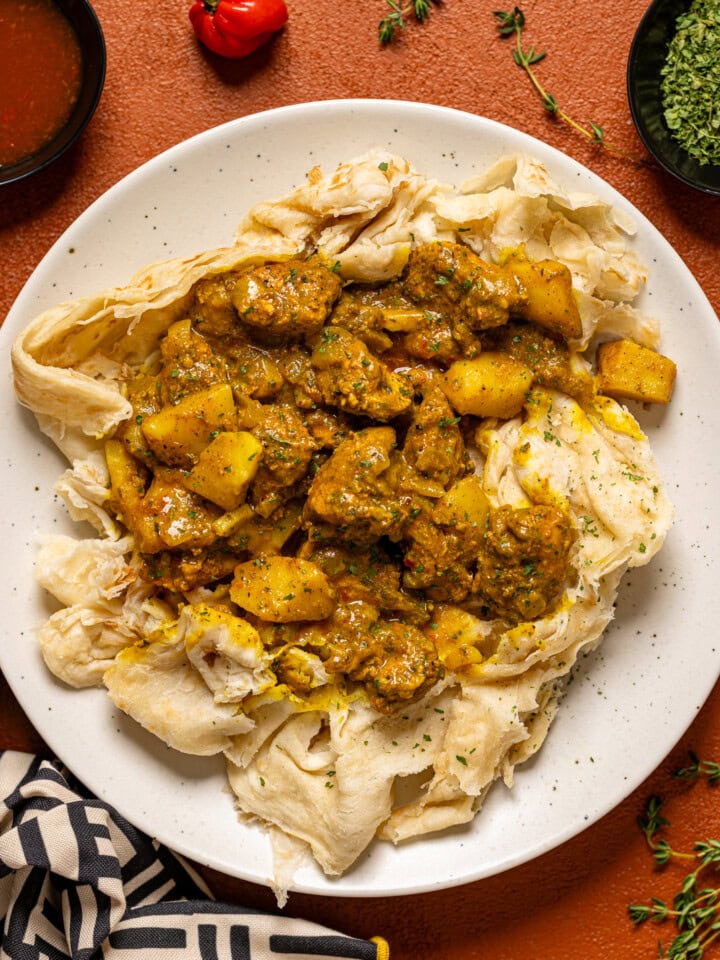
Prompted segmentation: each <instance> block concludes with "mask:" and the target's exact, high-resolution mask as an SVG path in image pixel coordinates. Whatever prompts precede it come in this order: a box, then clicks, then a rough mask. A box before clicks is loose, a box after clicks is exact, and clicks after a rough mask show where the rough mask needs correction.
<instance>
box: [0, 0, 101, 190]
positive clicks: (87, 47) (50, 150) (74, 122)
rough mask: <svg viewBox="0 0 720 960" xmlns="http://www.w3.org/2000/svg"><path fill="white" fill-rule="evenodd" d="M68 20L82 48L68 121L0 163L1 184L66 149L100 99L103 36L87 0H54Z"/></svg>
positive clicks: (33, 170)
mask: <svg viewBox="0 0 720 960" xmlns="http://www.w3.org/2000/svg"><path fill="white" fill-rule="evenodd" d="M54 2H55V4H56V5H57V7H58V8H59V9H60V10H61V11H62V12H63V13H64V14H65V17H66V18H67V19H68V20H69V21H70V24H71V26H72V27H73V29H74V31H75V33H76V35H77V38H78V41H79V43H80V50H81V51H82V82H81V85H80V94H79V96H78V99H77V101H76V103H75V106H74V108H73V111H72V113H71V115H70V117H69V118H68V120H67V122H66V123H65V125H64V126H63V127H61V128H60V130H59V131H58V132H57V133H56V134H55V136H54V137H53V138H52V140H50V141H49V142H48V143H46V144H45V146H44V147H41V148H40V150H38V151H37V152H36V153H33V154H31V155H29V156H27V157H23V158H22V159H21V160H17V161H15V162H14V163H8V164H5V165H2V166H0V185H2V184H7V183H14V182H15V181H16V180H22V178H23V177H29V176H30V174H32V173H37V171H38V170H42V169H43V168H44V167H47V166H48V164H50V163H52V162H53V161H54V160H57V158H58V157H59V156H60V155H61V154H63V153H65V151H66V150H67V149H68V147H70V146H71V144H73V143H74V142H75V141H76V140H77V138H78V137H79V136H80V134H81V133H82V131H83V130H84V129H85V126H86V125H87V123H88V121H89V120H90V117H92V115H93V113H94V112H95V108H96V107H97V105H98V101H99V100H100V94H101V93H102V88H103V84H104V82H105V63H106V54H105V39H104V37H103V33H102V29H101V27H100V24H99V22H98V18H97V16H96V15H95V11H94V10H93V8H92V7H91V6H90V3H89V2H88V0H54Z"/></svg>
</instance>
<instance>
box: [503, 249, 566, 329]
mask: <svg viewBox="0 0 720 960" xmlns="http://www.w3.org/2000/svg"><path fill="white" fill-rule="evenodd" d="M507 267H508V268H509V270H510V271H511V273H512V274H513V276H515V277H516V278H517V279H518V280H519V281H520V283H521V285H522V288H523V290H524V293H525V302H524V303H523V304H522V305H521V306H520V307H519V308H518V310H517V312H518V313H519V314H520V315H521V316H523V317H524V318H525V319H526V320H529V321H530V322H531V323H535V324H537V326H539V327H544V328H545V329H546V330H549V331H550V333H553V334H555V335H556V336H560V337H563V338H564V339H565V340H572V339H577V338H579V337H581V336H582V321H581V319H580V313H579V311H578V306H577V303H576V302H575V297H574V295H573V290H572V274H571V273H570V271H569V270H568V268H567V267H566V266H565V265H564V264H562V263H557V262H556V261H555V260H534V261H533V260H525V259H523V258H522V257H520V256H512V257H510V258H509V259H508V261H507Z"/></svg>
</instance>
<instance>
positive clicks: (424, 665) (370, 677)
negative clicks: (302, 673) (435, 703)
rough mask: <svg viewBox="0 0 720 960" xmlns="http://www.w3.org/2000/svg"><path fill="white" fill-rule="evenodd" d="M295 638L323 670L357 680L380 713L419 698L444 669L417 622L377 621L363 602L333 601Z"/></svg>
mask: <svg viewBox="0 0 720 960" xmlns="http://www.w3.org/2000/svg"><path fill="white" fill-rule="evenodd" d="M301 641H302V642H303V644H304V645H305V646H306V648H307V649H309V650H312V651H314V652H316V653H317V654H318V656H319V657H320V659H321V660H322V661H323V665H324V667H325V669H326V670H327V672H328V673H329V674H340V675H342V676H345V677H347V678H348V679H349V680H353V681H355V682H356V683H360V684H362V685H363V687H364V688H365V692H366V694H367V697H368V700H369V701H370V703H371V705H372V706H373V707H374V708H375V709H376V710H378V711H379V712H380V713H384V714H393V713H396V712H397V711H398V710H399V709H400V708H401V707H402V706H403V705H406V704H408V703H412V702H414V701H416V700H419V699H420V698H421V697H423V696H424V695H425V693H427V691H428V690H429V689H430V688H431V687H432V686H433V684H435V683H436V681H438V680H440V679H441V678H442V676H443V674H444V668H443V666H442V664H441V662H440V659H439V657H438V654H437V650H436V649H435V646H434V644H433V642H432V641H431V640H430V639H428V638H427V637H426V636H425V635H424V634H423V633H421V631H420V630H418V629H417V627H414V626H411V625H410V624H406V623H402V622H401V621H399V620H393V621H387V620H382V619H381V618H380V617H379V614H378V611H377V609H376V608H375V607H373V606H372V605H370V604H367V603H362V602H356V603H349V604H344V605H343V604H341V605H339V606H338V607H337V608H336V610H335V612H334V614H333V616H332V617H331V618H330V619H329V620H327V621H325V622H324V623H323V624H321V625H319V629H318V628H313V627H311V628H309V629H308V630H307V631H306V632H305V633H304V634H302V635H301Z"/></svg>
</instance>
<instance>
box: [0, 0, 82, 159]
mask: <svg viewBox="0 0 720 960" xmlns="http://www.w3.org/2000/svg"><path fill="white" fill-rule="evenodd" d="M81 79H82V55H81V52H80V44H79V43H78V39H77V36H76V35H75V32H74V30H73V28H72V27H71V25H70V23H69V22H68V20H67V19H66V18H65V17H64V16H63V14H62V13H61V12H60V10H59V9H58V8H57V7H56V6H55V5H54V4H53V3H52V2H51V0H20V2H18V0H0V164H9V163H15V162H16V161H18V160H21V159H22V158H23V157H26V156H29V155H31V154H33V153H36V152H37V151H38V150H40V148H41V147H43V146H44V145H45V144H46V143H48V142H49V141H50V140H51V139H52V138H53V136H54V135H55V134H56V133H57V132H58V130H60V129H61V127H62V126H63V124H64V123H65V121H66V120H67V119H68V117H69V116H70V114H71V112H72V108H73V106H74V105H75V102H76V100H77V98H78V94H79V91H80V82H81Z"/></svg>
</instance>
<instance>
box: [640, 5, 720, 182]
mask: <svg viewBox="0 0 720 960" xmlns="http://www.w3.org/2000/svg"><path fill="white" fill-rule="evenodd" d="M689 6H690V0H653V2H652V3H651V4H650V6H649V7H648V9H647V10H646V11H645V14H644V16H643V18H642V20H641V21H640V25H639V26H638V29H637V32H636V34H635V38H634V39H633V42H632V45H631V47H630V56H629V58H628V69H627V89H628V100H629V102H630V112H631V113H632V118H633V120H634V122H635V126H636V128H637V132H638V134H639V135H640V139H641V140H642V141H643V143H644V144H645V146H646V147H647V149H648V150H649V152H650V153H651V154H652V155H653V157H655V159H656V160H657V162H658V163H659V164H660V166H661V167H663V168H664V169H665V170H667V171H668V173H671V174H672V175H673V176H674V177H677V179H678V180H681V181H682V182H683V183H686V184H688V185H689V186H691V187H694V188H695V189H696V190H702V191H703V192H704V193H712V194H720V166H718V165H716V164H705V165H701V164H699V163H698V162H697V160H694V159H693V158H692V157H691V156H690V155H689V154H688V153H686V152H685V150H683V148H682V147H681V146H680V144H679V143H678V142H677V140H675V139H674V138H673V136H672V134H671V133H670V130H669V129H668V127H667V124H666V123H665V117H664V116H663V106H662V91H661V89H660V84H661V80H662V78H661V76H660V71H661V69H662V67H663V64H664V63H665V58H666V56H667V50H668V44H669V43H670V41H671V39H672V38H673V36H674V35H675V30H676V26H675V24H676V21H677V18H678V17H679V16H680V15H681V14H683V13H685V11H686V10H687V9H688V8H689Z"/></svg>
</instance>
